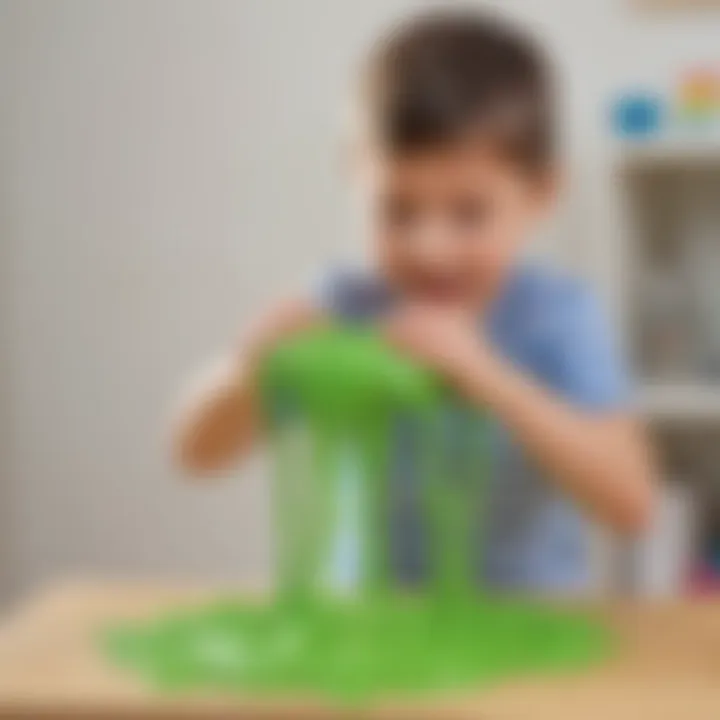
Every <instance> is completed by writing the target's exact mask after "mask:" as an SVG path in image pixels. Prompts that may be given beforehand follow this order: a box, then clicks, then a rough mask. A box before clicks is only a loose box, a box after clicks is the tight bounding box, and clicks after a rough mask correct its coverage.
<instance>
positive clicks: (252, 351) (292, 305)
mask: <svg viewBox="0 0 720 720" xmlns="http://www.w3.org/2000/svg"><path fill="white" fill-rule="evenodd" d="M323 320H324V317H323V315H322V313H321V312H320V310H319V309H318V308H317V307H316V306H314V305H313V304H311V303H310V302H309V301H307V300H298V299H292V300H285V301H283V302H281V303H279V304H277V305H276V306H274V307H272V308H271V309H270V310H269V311H267V312H265V314H264V315H262V316H261V317H260V318H259V319H258V320H257V321H256V323H255V324H254V326H253V327H252V328H251V329H250V332H249V334H248V335H247V336H246V340H245V342H244V344H243V345H244V347H243V354H244V355H245V357H246V358H247V359H248V360H249V362H250V365H251V367H252V368H253V369H255V368H257V367H258V365H259V364H260V363H261V362H262V361H263V359H264V358H265V357H266V356H267V354H268V353H269V352H271V351H272V350H273V348H275V346H276V345H277V344H278V343H280V342H281V341H282V340H284V339H285V338H289V337H292V336H293V335H295V334H297V333H299V332H302V331H303V330H309V329H310V328H311V327H314V326H316V325H318V324H320V323H322V322H323Z"/></svg>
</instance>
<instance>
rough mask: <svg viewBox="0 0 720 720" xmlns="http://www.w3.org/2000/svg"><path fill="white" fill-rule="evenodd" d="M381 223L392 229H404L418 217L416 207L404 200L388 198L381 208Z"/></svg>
mask: <svg viewBox="0 0 720 720" xmlns="http://www.w3.org/2000/svg"><path fill="white" fill-rule="evenodd" d="M382 212H383V222H384V223H385V225H387V226H389V227H392V228H398V229H400V228H406V227H408V226H410V225H412V224H413V223H414V222H415V221H416V220H417V217H418V214H419V212H418V207H417V205H416V204H415V203H414V202H412V201H410V200H408V199H406V198H400V197H395V198H389V199H388V200H387V201H386V202H385V203H384V206H383V211H382Z"/></svg>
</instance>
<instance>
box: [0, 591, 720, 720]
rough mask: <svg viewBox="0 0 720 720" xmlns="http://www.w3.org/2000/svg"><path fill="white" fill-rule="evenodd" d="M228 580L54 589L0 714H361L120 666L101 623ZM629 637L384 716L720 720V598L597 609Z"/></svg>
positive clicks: (141, 614) (29, 635) (5, 673)
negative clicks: (603, 657)
mask: <svg viewBox="0 0 720 720" xmlns="http://www.w3.org/2000/svg"><path fill="white" fill-rule="evenodd" d="M216 594H217V590H215V591H211V590H208V589H205V590H202V589H197V588H196V589H179V588H175V589H169V588H161V587H151V586H120V585H93V584H77V585H73V586H69V587H65V588H59V589H55V590H53V591H51V592H48V593H46V594H44V595H42V596H41V597H39V598H38V599H36V600H35V601H33V602H30V603H28V604H27V605H25V606H23V607H21V608H20V609H19V610H18V611H16V612H15V613H13V614H11V615H10V616H9V617H7V618H6V619H5V621H4V622H3V623H1V624H0V720H6V719H8V718H38V719H43V720H47V719H56V718H57V719H62V720H70V719H71V718H72V719H73V720H75V719H76V718H77V719H82V718H88V719H89V718H103V719H104V720H105V719H107V720H115V719H116V718H117V720H125V719H127V720H135V719H144V718H148V719H149V720H165V719H167V720H170V718H173V719H174V718H180V719H184V718H187V719H190V720H195V719H197V720H201V719H202V720H226V719H227V720H236V719H237V720H256V719H258V720H271V719H272V720H302V719H303V718H308V719H309V718H313V719H314V718H319V719H320V718H327V719H328V720H330V719H331V718H332V719H333V720H336V719H337V718H339V717H353V714H352V713H345V712H343V713H340V712H339V711H338V709H337V708H335V709H333V708H323V707H322V706H320V705H317V704H312V703H308V702H303V703H300V702H293V703H287V702H285V703H283V704H276V703H258V701H256V700H253V701H250V700H244V699H242V698H238V697H233V698H220V697H202V696H192V697H187V696H183V697H182V698H178V697H167V696H163V695H158V694H154V693H152V692H150V691H149V690H148V689H146V688H144V687H142V686H141V685H140V684H138V682H137V681H135V680H133V679H132V678H130V677H128V676H125V675H123V674H122V673H120V672H119V671H117V670H116V669H115V668H113V667H110V666H109V665H108V664H106V663H105V662H104V661H103V658H102V657H101V656H100V655H99V654H98V653H97V651H96V646H95V639H96V637H97V632H98V630H99V628H102V627H103V626H106V625H107V624H108V623H109V622H114V621H117V620H123V619H136V618H145V617H152V616H153V615H155V614H157V613H161V612H163V611H164V610H166V609H168V608H171V607H172V608H176V607H178V606H188V607H189V606H192V605H194V604H199V603H203V602H205V601H207V600H209V599H210V598H212V597H214V596H216ZM591 612H593V613H597V614H598V615H599V616H602V617H603V618H605V619H606V620H607V622H609V623H610V625H611V626H613V627H614V628H615V629H616V630H617V632H618V635H619V637H620V646H621V650H620V652H619V653H618V654H617V656H616V657H615V658H614V659H613V660H611V661H610V662H609V663H607V664H605V665H604V666H602V667H599V668H596V669H594V670H592V671H589V672H583V673H579V674H578V673H575V674H573V675H569V676H564V677H555V678H552V679H548V678H544V679H537V678H535V679H528V680H522V681H517V682H512V683H505V684H502V685H500V686H498V687H495V688H491V689H485V690H483V691H475V692H470V693H467V694H463V695H462V696H454V697H446V698H437V699H434V700H433V701H430V700H428V699H425V700H423V701H422V703H420V704H418V703H416V704H413V703H399V702H397V703H393V704H389V705H385V706H383V707H378V708H377V709H376V710H375V711H373V712H372V713H370V714H368V713H358V714H357V717H359V718H362V720H366V719H367V718H369V717H371V718H378V719H383V720H385V719H386V720H424V719H426V718H427V719H428V720H455V718H457V719H458V720H461V719H463V720H464V719H466V718H478V719H480V720H486V719H492V720H546V719H547V720H595V719H596V718H597V720H608V719H609V720H626V719H627V720H643V719H644V718H648V719H649V718H652V719H653V720H657V719H660V720H664V719H667V720H675V719H676V718H677V719H678V720H720V602H714V601H702V602H700V601H698V602H686V603H673V604H654V605H647V604H639V603H638V604H616V605H608V606H605V607H594V608H592V609H591Z"/></svg>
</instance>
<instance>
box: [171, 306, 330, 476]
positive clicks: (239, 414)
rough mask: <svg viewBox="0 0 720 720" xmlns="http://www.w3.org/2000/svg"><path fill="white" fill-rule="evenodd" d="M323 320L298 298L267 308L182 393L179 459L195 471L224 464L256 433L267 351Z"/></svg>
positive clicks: (178, 422) (240, 453)
mask: <svg viewBox="0 0 720 720" xmlns="http://www.w3.org/2000/svg"><path fill="white" fill-rule="evenodd" d="M320 320H321V318H320V314H319V312H318V311H317V310H316V309H315V307H314V306H312V305H311V303H309V302H306V301H302V300H295V301H290V302H287V303H284V304H282V305H281V306H279V307H278V308H275V309H274V310H272V311H271V312H269V313H267V314H266V315H265V316H264V317H263V318H261V320H260V322H259V323H258V324H257V326H256V328H255V329H254V331H253V332H251V333H250V336H249V339H248V341H247V342H246V343H244V344H243V347H242V348H241V349H240V350H239V351H236V352H230V353H228V354H227V355H226V356H224V357H221V358H220V359H218V360H216V361H215V362H214V364H213V365H212V366H211V367H210V368H208V369H207V370H205V372H204V373H203V374H202V376H201V377H200V378H198V379H197V380H196V381H195V382H194V383H193V385H192V387H191V388H190V389H189V390H188V391H187V392H186V393H185V394H184V398H183V401H182V403H181V409H180V411H179V412H178V413H177V417H176V420H175V423H174V428H173V449H174V454H175V457H176V458H177V461H178V464H179V465H180V466H181V467H182V468H184V469H185V470H187V471H188V472H191V473H193V474H206V473H212V472H216V471H219V470H223V469H226V468H227V467H228V466H230V465H231V464H232V463H234V462H236V461H238V460H240V459H241V458H242V456H243V455H245V454H246V453H247V452H248V451H249V450H250V449H251V447H252V446H253V444H254V442H255V440H256V439H257V436H258V413H257V393H256V377H257V368H258V366H259V364H260V363H261V362H262V359H263V357H264V356H265V354H266V353H267V352H268V351H269V350H270V349H272V347H273V346H274V345H275V344H276V343H277V342H278V341H279V340H281V339H282V338H283V337H285V336H287V335H291V334H293V333H295V332H298V331H300V330H302V329H304V328H307V327H309V326H311V325H313V324H316V323H317V322H319V321H320Z"/></svg>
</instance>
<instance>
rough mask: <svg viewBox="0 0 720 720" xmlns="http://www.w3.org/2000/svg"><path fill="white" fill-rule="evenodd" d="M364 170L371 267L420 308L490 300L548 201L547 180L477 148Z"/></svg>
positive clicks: (382, 162)
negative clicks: (370, 226) (422, 304)
mask: <svg viewBox="0 0 720 720" xmlns="http://www.w3.org/2000/svg"><path fill="white" fill-rule="evenodd" d="M369 167H370V172H369V173H368V176H367V178H368V188H369V197H370V201H371V216H372V219H373V225H374V233H373V235H374V242H375V244H376V245H375V251H376V260H377V262H378V263H379V265H380V270H381V271H382V272H383V274H384V275H385V276H386V277H387V278H388V279H389V281H390V282H391V284H392V285H393V286H394V287H396V288H397V289H399V290H400V291H401V292H402V293H403V294H404V295H406V296H408V297H410V298H411V299H415V300H420V301H430V302H443V303H446V302H447V303H453V304H460V305H472V306H476V305H478V304H481V303H482V302H484V301H486V300H487V299H488V298H489V297H491V296H492V294H493V293H494V292H496V290H497V288H498V287H499V285H500V284H501V283H502V280H503V278H504V277H505V276H506V274H507V272H508V269H509V268H510V267H511V266H512V265H513V263H514V262H515V261H516V259H517V256H518V253H519V252H520V250H521V248H522V245H523V243H524V242H525V240H526V238H527V237H528V235H529V234H530V233H531V232H532V229H533V227H534V226H535V225H536V224H537V222H538V221H539V219H540V217H541V215H542V213H543V212H544V211H545V210H546V209H547V207H548V206H549V204H550V199H551V195H552V193H551V192H550V191H549V186H550V183H549V181H548V179H547V178H545V179H540V178H538V177H537V176H531V174H530V173H528V172H525V171H523V170H522V169H521V168H520V167H518V166H517V165H516V164H514V163H512V162H509V161H508V160H505V159H503V158H500V157H496V156H493V155H491V154H489V153H487V152H483V151H482V150H480V149H477V148H467V147H465V148H463V147H460V148H454V149H446V150H438V151H431V152H430V151H429V152H424V153H416V154H413V155H411V156H406V157H392V158H390V157H382V158H380V157H376V159H375V160H374V161H373V162H371V163H370V165H369Z"/></svg>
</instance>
